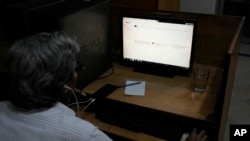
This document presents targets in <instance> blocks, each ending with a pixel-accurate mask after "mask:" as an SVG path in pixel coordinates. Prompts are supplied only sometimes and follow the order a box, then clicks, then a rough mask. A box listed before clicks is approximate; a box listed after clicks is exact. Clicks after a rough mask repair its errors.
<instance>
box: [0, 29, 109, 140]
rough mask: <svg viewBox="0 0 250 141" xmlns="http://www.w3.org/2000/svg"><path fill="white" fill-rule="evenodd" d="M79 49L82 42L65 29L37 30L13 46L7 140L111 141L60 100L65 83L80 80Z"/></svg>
mask: <svg viewBox="0 0 250 141" xmlns="http://www.w3.org/2000/svg"><path fill="white" fill-rule="evenodd" d="M78 52H79V46H78V44H77V42H76V41H75V40H74V39H72V38H70V37H68V36H67V35H66V34H65V33H63V32H55V33H52V34H49V33H41V34H37V35H34V36H32V37H30V38H26V39H24V40H20V41H17V42H16V43H15V44H14V45H13V46H12V47H11V49H10V50H9V54H8V56H9V58H8V60H9V62H8V65H9V73H10V76H11V78H10V84H11V89H10V94H9V101H4V102H1V103H0V126H1V130H0V136H1V140H4V141H6V140H10V141H13V140H19V141H23V140H32V141H33V140H35V141H39V140H41V141H46V140H51V141H62V140H65V141H66V140H67V141H68V140H72V141H100V140H103V141H110V140H111V139H110V138H109V137H108V136H107V135H106V134H104V133H103V132H101V131H100V130H99V129H98V128H97V127H95V126H94V125H92V124H91V123H89V122H87V121H85V120H82V119H80V118H78V117H76V116H75V113H74V111H72V110H71V109H69V108H68V107H66V106H65V105H63V104H62V103H60V102H59V99H60V98H61V96H62V94H63V93H64V92H66V91H67V90H65V89H66V88H65V86H67V84H69V85H70V86H71V83H72V82H73V81H76V73H75V68H76V59H75V54H76V53H78ZM73 76H74V77H73ZM72 89H74V88H72Z"/></svg>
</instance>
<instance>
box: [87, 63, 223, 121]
mask: <svg viewBox="0 0 250 141" xmlns="http://www.w3.org/2000/svg"><path fill="white" fill-rule="evenodd" d="M209 67H210V71H211V72H210V76H209V81H208V87H207V90H206V92H205V93H203V94H199V93H196V92H193V91H192V78H191V77H183V76H178V75H177V76H175V77H174V78H168V77H161V76H155V75H149V74H143V73H136V72H133V71H132V68H129V67H124V66H119V65H116V64H115V65H114V74H113V75H111V76H110V77H107V78H103V79H100V80H97V81H95V82H93V83H91V84H90V85H88V86H87V87H85V89H84V91H85V92H87V93H94V92H95V91H96V90H98V89H99V88H101V87H102V86H103V85H105V84H107V83H109V84H114V85H121V84H124V83H125V82H126V81H127V80H133V81H145V82H146V87H145V96H127V95H124V88H120V89H117V90H116V91H115V92H113V93H112V94H110V95H109V96H108V98H110V99H113V100H117V101H122V102H126V103H130V104H135V105H139V106H144V107H148V108H152V109H157V110H160V111H164V112H169V113H173V114H177V115H181V116H185V117H191V118H194V119H201V120H204V119H205V118H206V117H207V116H208V115H210V114H211V113H213V112H214V110H215V104H216V99H217V94H219V87H218V85H219V84H220V83H221V81H222V74H223V70H222V69H221V68H220V69H219V68H216V67H213V66H209ZM110 72H111V70H108V71H107V72H106V73H104V74H103V75H104V76H105V75H107V74H109V73H110Z"/></svg>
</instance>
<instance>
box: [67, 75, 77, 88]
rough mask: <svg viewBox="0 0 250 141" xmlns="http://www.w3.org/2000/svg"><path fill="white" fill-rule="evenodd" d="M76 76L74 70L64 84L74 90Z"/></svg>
mask: <svg viewBox="0 0 250 141" xmlns="http://www.w3.org/2000/svg"><path fill="white" fill-rule="evenodd" d="M77 77H78V75H77V73H76V72H74V73H72V77H71V79H70V80H69V81H68V83H67V84H66V86H68V87H70V88H71V89H73V90H74V89H75V87H76V83H77Z"/></svg>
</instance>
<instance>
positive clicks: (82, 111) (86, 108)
mask: <svg viewBox="0 0 250 141" xmlns="http://www.w3.org/2000/svg"><path fill="white" fill-rule="evenodd" d="M94 101H95V99H94V98H93V99H92V100H91V101H90V102H89V104H87V105H86V106H85V107H84V108H83V109H82V111H81V115H82V113H83V112H84V111H85V110H86V109H87V108H88V107H89V106H90V105H91V104H92V103H93V102H94ZM81 115H80V116H81Z"/></svg>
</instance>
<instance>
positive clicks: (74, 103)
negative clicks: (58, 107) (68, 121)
mask: <svg viewBox="0 0 250 141" xmlns="http://www.w3.org/2000/svg"><path fill="white" fill-rule="evenodd" d="M91 100H92V98H89V99H88V100H86V101H81V102H78V104H84V103H87V102H89V101H91ZM76 104H77V103H76V102H73V103H71V104H68V105H67V106H69V107H70V106H72V105H76Z"/></svg>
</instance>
